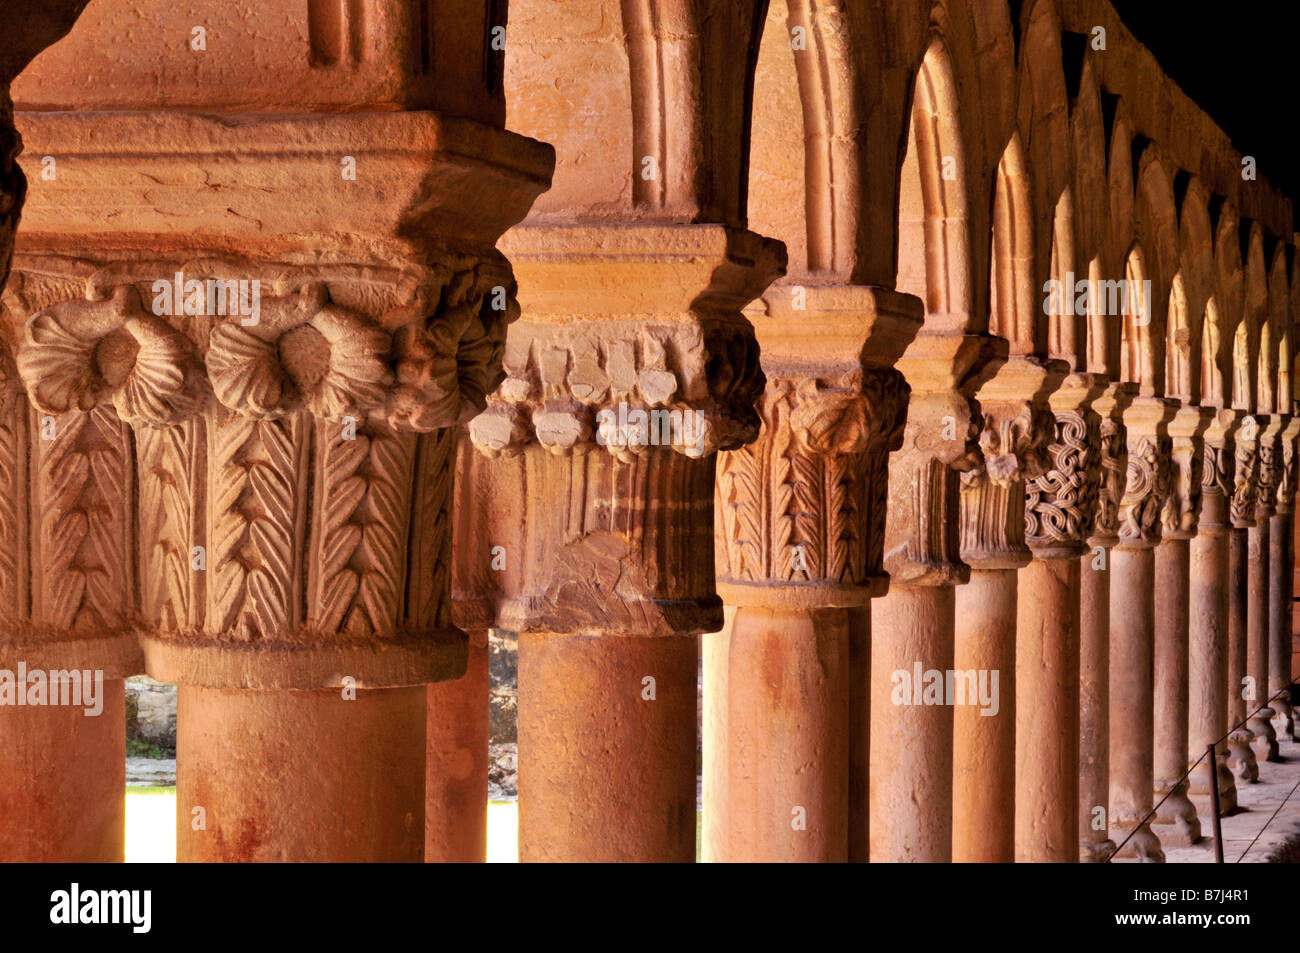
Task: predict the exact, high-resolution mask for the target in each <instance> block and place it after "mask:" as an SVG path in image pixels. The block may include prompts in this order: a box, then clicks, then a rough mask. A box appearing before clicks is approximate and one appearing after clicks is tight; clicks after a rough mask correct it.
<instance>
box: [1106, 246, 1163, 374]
mask: <svg viewBox="0 0 1300 953" xmlns="http://www.w3.org/2000/svg"><path fill="white" fill-rule="evenodd" d="M1094 287H1097V286H1094ZM1095 297H1097V298H1098V299H1103V298H1104V299H1105V300H1099V302H1098V304H1099V306H1100V307H1101V308H1103V309H1104V310H1105V312H1106V313H1108V314H1119V315H1120V316H1121V322H1122V323H1121V328H1120V380H1122V381H1123V382H1124V383H1126V384H1137V385H1138V393H1139V394H1141V395H1142V396H1144V397H1154V396H1156V394H1155V387H1154V379H1155V375H1154V371H1155V367H1154V363H1155V362H1154V356H1153V351H1152V347H1151V310H1152V300H1151V297H1152V296H1151V288H1150V279H1149V278H1147V269H1146V264H1145V261H1144V260H1143V255H1142V249H1141V248H1139V247H1137V246H1134V247H1133V249H1132V251H1130V252H1129V255H1128V258H1127V259H1126V260H1125V262H1124V281H1123V282H1121V283H1119V287H1118V288H1115V287H1114V286H1113V283H1108V284H1107V285H1106V287H1105V288H1104V289H1103V290H1102V291H1101V293H1100V294H1098V295H1096V296H1095ZM1117 306H1118V307H1117Z"/></svg>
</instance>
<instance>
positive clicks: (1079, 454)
mask: <svg viewBox="0 0 1300 953" xmlns="http://www.w3.org/2000/svg"><path fill="white" fill-rule="evenodd" d="M1102 386H1103V385H1102V383H1101V382H1100V381H1099V380H1098V379H1097V378H1095V377H1093V376H1091V375H1085V374H1072V375H1071V376H1070V377H1068V378H1066V381H1065V384H1064V385H1063V386H1062V387H1061V388H1060V389H1059V390H1058V391H1056V392H1055V393H1054V394H1052V397H1051V406H1052V413H1053V416H1054V417H1055V434H1054V438H1053V441H1052V443H1051V444H1050V445H1049V447H1048V451H1047V452H1048V458H1049V461H1050V462H1049V466H1048V469H1047V470H1046V472H1044V473H1043V474H1041V475H1040V476H1037V477H1034V478H1033V479H1031V480H1030V481H1029V482H1028V483H1027V484H1026V485H1025V540H1026V542H1027V543H1028V544H1029V547H1030V549H1031V550H1032V551H1033V553H1034V555H1035V556H1036V557H1038V558H1040V559H1063V558H1069V557H1073V556H1078V555H1079V554H1080V553H1082V552H1083V550H1084V541H1085V540H1086V539H1087V538H1088V537H1089V536H1090V535H1091V534H1092V529H1093V520H1094V519H1095V517H1096V512H1097V492H1098V482H1099V479H1100V468H1101V421H1100V418H1099V417H1098V416H1097V414H1096V412H1094V411H1093V410H1091V404H1092V402H1093V401H1094V400H1095V399H1096V398H1097V397H1098V396H1099V394H1100V390H1101V387H1102Z"/></svg>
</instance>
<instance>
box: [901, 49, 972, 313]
mask: <svg viewBox="0 0 1300 953" xmlns="http://www.w3.org/2000/svg"><path fill="white" fill-rule="evenodd" d="M956 116H957V110H956V98H955V92H954V89H953V79H952V71H951V68H950V66H949V63H948V60H947V55H946V53H945V51H944V46H943V41H942V40H939V39H935V40H934V42H933V43H931V44H930V48H929V50H928V51H927V52H926V54H925V59H924V61H923V62H922V64H921V68H920V71H919V72H918V74H917V77H916V87H915V94H914V98H913V102H912V119H911V123H910V126H909V133H908V140H907V152H906V155H905V157H904V160H903V167H902V171H901V180H900V183H899V203H898V275H897V282H896V286H897V288H898V290H899V291H904V292H907V293H910V294H914V295H916V296H918V297H919V298H921V300H922V301H924V302H925V306H926V314H927V315H951V314H960V313H964V312H965V310H966V305H967V302H969V300H970V293H969V292H970V281H969V274H968V268H969V265H968V259H969V254H968V246H967V241H968V239H967V219H966V200H965V193H964V183H965V166H964V163H963V158H962V149H961V139H960V136H959V135H958V129H957V119H956ZM959 320H962V321H964V318H959ZM927 323H930V322H929V319H928V318H927Z"/></svg>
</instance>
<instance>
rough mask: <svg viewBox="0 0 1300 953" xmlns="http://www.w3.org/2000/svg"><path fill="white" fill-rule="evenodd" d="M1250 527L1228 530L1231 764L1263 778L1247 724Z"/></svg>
mask: <svg viewBox="0 0 1300 953" xmlns="http://www.w3.org/2000/svg"><path fill="white" fill-rule="evenodd" d="M1246 534H1247V529H1246V527H1239V526H1234V527H1233V528H1232V531H1231V532H1230V533H1229V534H1228V727H1229V728H1230V729H1233V730H1232V733H1231V734H1230V735H1229V736H1228V767H1229V769H1230V770H1231V771H1232V773H1233V774H1234V775H1235V776H1236V777H1237V778H1238V779H1239V780H1241V781H1257V780H1259V766H1258V764H1257V763H1256V760H1255V752H1254V750H1253V748H1252V746H1251V741H1253V740H1254V737H1255V736H1254V734H1253V733H1252V732H1251V730H1250V728H1249V727H1248V726H1247V725H1246V714H1247V712H1248V711H1249V710H1250V708H1252V707H1254V706H1253V704H1252V705H1250V706H1248V705H1247V702H1246V698H1245V696H1244V694H1243V692H1245V690H1246V620H1247V609H1246V605H1247V557H1246V553H1247V540H1246Z"/></svg>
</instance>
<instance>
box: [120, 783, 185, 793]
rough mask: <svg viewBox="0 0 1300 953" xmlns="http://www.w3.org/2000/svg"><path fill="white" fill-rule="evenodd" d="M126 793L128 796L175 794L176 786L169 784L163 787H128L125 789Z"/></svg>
mask: <svg viewBox="0 0 1300 953" xmlns="http://www.w3.org/2000/svg"><path fill="white" fill-rule="evenodd" d="M126 793H127V795H128V796H130V795H133V794H175V793H176V786H175V785H174V784H169V785H166V786H165V787H164V786H162V785H149V786H147V787H146V786H144V785H141V786H139V787H137V786H135V785H130V786H129V787H127V789H126Z"/></svg>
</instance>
